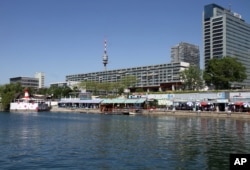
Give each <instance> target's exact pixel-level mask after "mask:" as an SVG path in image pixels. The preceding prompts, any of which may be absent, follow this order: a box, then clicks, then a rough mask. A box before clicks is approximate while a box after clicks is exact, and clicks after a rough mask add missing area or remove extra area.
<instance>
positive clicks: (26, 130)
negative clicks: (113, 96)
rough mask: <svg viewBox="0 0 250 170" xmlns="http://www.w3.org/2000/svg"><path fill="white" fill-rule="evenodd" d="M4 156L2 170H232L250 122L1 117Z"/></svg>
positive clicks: (246, 145) (245, 145) (248, 147)
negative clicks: (233, 156)
mask: <svg viewBox="0 0 250 170" xmlns="http://www.w3.org/2000/svg"><path fill="white" fill-rule="evenodd" d="M0 150H1V154H0V166H1V168H2V169H15V170H16V169H22V170H23V169H26V170H27V169H32V170H33V169H170V170H171V169H180V170H181V169H183V170H184V169H185V170H186V169H229V154H230V153H250V121H249V120H248V121H247V120H236V119H230V118H228V119H217V118H202V117H190V118H189V117H170V116H156V117H154V116H126V115H101V114H84V113H50V112H41V113H4V112H1V113H0Z"/></svg>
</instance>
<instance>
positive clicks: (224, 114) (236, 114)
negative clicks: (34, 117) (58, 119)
mask: <svg viewBox="0 0 250 170" xmlns="http://www.w3.org/2000/svg"><path fill="white" fill-rule="evenodd" d="M50 111H51V112H73V113H94V114H107V113H106V112H101V111H100V109H85V108H58V107H52V109H51V110H50ZM111 114H112V113H111ZM114 114H115V113H114ZM139 114H140V115H145V116H146V115H148V116H184V117H187V116H190V117H214V118H237V119H249V120H250V113H249V112H226V111H224V112H216V111H186V110H175V111H174V110H143V111H142V113H138V115H139Z"/></svg>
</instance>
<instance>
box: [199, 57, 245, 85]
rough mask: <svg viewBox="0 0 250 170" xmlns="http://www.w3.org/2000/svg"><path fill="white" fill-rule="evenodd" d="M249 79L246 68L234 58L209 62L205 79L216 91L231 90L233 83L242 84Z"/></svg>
mask: <svg viewBox="0 0 250 170" xmlns="http://www.w3.org/2000/svg"><path fill="white" fill-rule="evenodd" d="M246 78H247V74H246V68H245V67H244V66H243V65H242V63H240V62H238V61H237V59H236V58H233V57H223V58H222V59H218V58H214V59H211V60H209V62H208V66H207V67H206V68H205V72H204V75H203V79H204V80H205V83H206V84H207V85H208V86H211V85H214V86H215V89H229V88H230V87H231V86H230V84H231V83H232V82H242V81H244V80H245V79H246Z"/></svg>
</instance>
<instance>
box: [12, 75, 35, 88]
mask: <svg viewBox="0 0 250 170" xmlns="http://www.w3.org/2000/svg"><path fill="white" fill-rule="evenodd" d="M10 83H20V84H21V86H22V87H31V88H39V80H38V78H33V77H13V78H10Z"/></svg>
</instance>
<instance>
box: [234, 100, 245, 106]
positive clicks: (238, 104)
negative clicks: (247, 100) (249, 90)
mask: <svg viewBox="0 0 250 170" xmlns="http://www.w3.org/2000/svg"><path fill="white" fill-rule="evenodd" d="M234 104H235V105H237V106H242V105H243V104H244V102H241V101H237V102H235V103H234Z"/></svg>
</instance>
